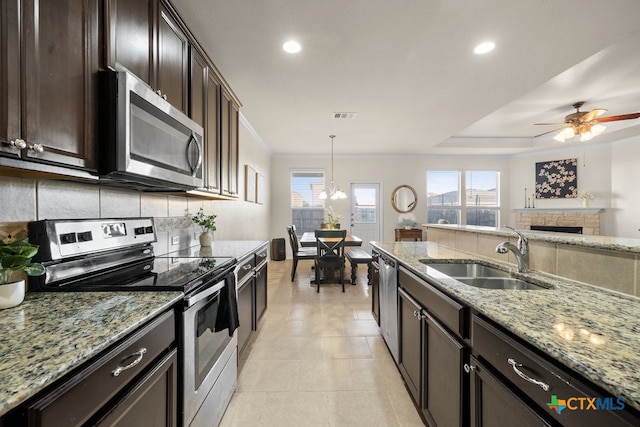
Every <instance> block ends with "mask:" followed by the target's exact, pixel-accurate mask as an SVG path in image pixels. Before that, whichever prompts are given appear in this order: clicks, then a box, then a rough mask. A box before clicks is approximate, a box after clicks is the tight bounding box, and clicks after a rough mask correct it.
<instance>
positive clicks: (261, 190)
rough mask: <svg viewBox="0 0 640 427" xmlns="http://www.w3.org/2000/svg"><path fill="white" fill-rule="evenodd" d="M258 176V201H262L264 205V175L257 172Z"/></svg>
mask: <svg viewBox="0 0 640 427" xmlns="http://www.w3.org/2000/svg"><path fill="white" fill-rule="evenodd" d="M256 177H257V178H256V181H257V193H256V203H260V204H261V205H263V204H264V197H265V181H264V175H262V174H259V173H257V174H256Z"/></svg>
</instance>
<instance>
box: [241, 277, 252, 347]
mask: <svg viewBox="0 0 640 427" xmlns="http://www.w3.org/2000/svg"><path fill="white" fill-rule="evenodd" d="M254 281H255V279H253V278H251V279H249V280H247V281H246V282H245V283H243V284H242V286H240V288H238V320H239V321H240V326H238V354H242V352H243V351H244V349H245V347H246V345H247V342H248V341H249V337H250V336H251V330H252V329H253V288H254V286H253V284H254Z"/></svg>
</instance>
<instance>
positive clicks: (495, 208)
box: [465, 171, 500, 227]
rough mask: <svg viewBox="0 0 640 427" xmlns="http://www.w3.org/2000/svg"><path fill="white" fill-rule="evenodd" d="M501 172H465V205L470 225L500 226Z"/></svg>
mask: <svg viewBox="0 0 640 427" xmlns="http://www.w3.org/2000/svg"><path fill="white" fill-rule="evenodd" d="M499 178H500V172H496V171H467V173H466V174H465V206H466V209H467V221H466V223H467V224H468V225H484V226H488V227H497V226H498V216H499V213H500V211H499V209H500V203H499V200H500V198H499V195H498V181H499Z"/></svg>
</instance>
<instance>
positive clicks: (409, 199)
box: [391, 185, 418, 213]
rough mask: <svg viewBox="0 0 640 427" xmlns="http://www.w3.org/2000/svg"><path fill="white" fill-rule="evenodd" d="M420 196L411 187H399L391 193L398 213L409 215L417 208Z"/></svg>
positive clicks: (392, 202) (392, 201)
mask: <svg viewBox="0 0 640 427" xmlns="http://www.w3.org/2000/svg"><path fill="white" fill-rule="evenodd" d="M417 203H418V195H417V194H416V190H414V189H413V187H411V186H410V185H399V186H397V187H396V188H395V189H394V190H393V193H391V204H392V205H393V209H395V210H396V212H400V213H407V212H411V211H412V210H414V209H415V208H416V204H417Z"/></svg>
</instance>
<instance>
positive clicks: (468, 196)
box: [427, 171, 500, 227]
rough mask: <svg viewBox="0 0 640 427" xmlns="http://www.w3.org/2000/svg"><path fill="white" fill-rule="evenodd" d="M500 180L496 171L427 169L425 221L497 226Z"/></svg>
mask: <svg viewBox="0 0 640 427" xmlns="http://www.w3.org/2000/svg"><path fill="white" fill-rule="evenodd" d="M499 183H500V172H497V171H466V172H465V173H462V172H461V171H427V222H428V223H431V224H434V223H437V222H439V221H440V220H446V221H447V222H448V223H450V224H468V225H482V226H490V227H497V226H498V224H499V219H500V218H499V215H500V194H499V188H500V185H499ZM461 188H464V197H463V198H461V197H460V189H461Z"/></svg>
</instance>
